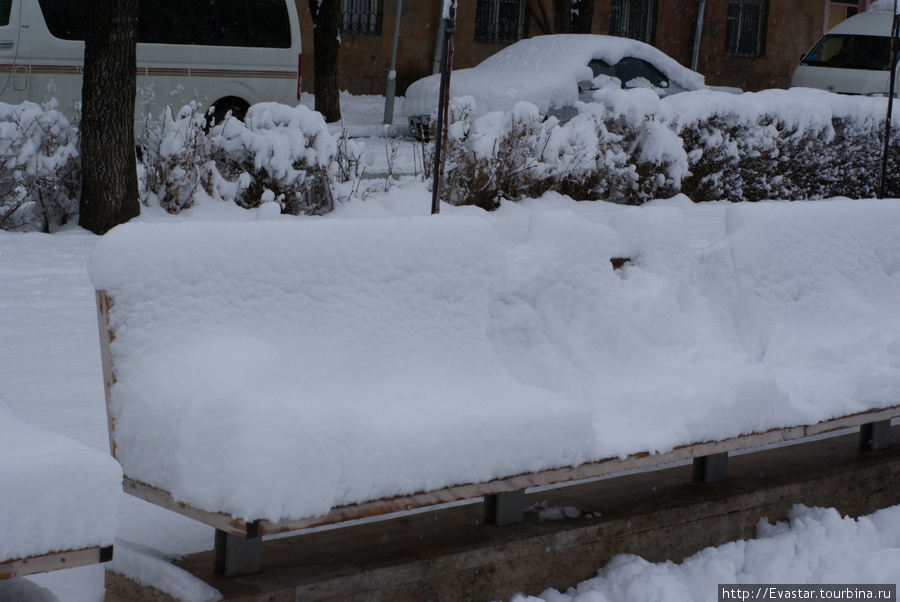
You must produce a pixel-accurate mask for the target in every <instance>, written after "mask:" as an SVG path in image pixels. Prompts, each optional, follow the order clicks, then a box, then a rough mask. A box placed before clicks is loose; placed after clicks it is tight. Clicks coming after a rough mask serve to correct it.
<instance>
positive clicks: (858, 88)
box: [791, 11, 900, 96]
mask: <svg viewBox="0 0 900 602" xmlns="http://www.w3.org/2000/svg"><path fill="white" fill-rule="evenodd" d="M892 16H893V12H892V11H869V12H865V13H860V14H858V15H854V16H852V17H850V18H849V19H847V20H846V21H843V22H841V23H839V24H838V25H836V26H835V27H833V28H832V29H830V30H828V32H827V33H826V34H825V35H824V36H823V37H822V39H821V40H819V41H818V42H816V45H815V46H813V47H812V50H810V51H809V52H808V53H806V55H805V56H804V57H803V58H802V59H801V60H800V66H798V67H797V69H796V70H795V71H794V76H793V78H792V79H791V87H805V88H819V89H822V90H828V91H830V92H839V93H841V94H865V95H869V96H887V95H888V88H889V87H890V74H891V73H890V72H891V65H890V61H891V59H890V49H891V48H890V45H891V21H892ZM898 89H900V86H898ZM896 92H897V90H895V94H896Z"/></svg>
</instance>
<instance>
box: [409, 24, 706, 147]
mask: <svg viewBox="0 0 900 602" xmlns="http://www.w3.org/2000/svg"><path fill="white" fill-rule="evenodd" d="M440 77H441V76H440V74H435V75H430V76H428V77H425V78H422V79H420V80H418V81H416V82H414V83H413V84H412V85H411V86H410V87H409V88H408V89H407V91H406V98H405V100H404V102H403V107H402V113H403V116H404V117H406V118H407V120H408V121H409V126H410V129H411V131H412V132H413V134H414V135H421V134H422V133H423V132H425V131H427V129H428V125H429V123H430V121H431V115H432V113H433V112H434V111H435V110H436V109H437V106H438V96H439V90H440ZM610 85H614V86H621V87H623V88H636V87H646V88H651V89H653V90H654V91H655V92H656V93H657V94H658V95H659V96H661V97H662V96H668V95H671V94H675V93H677V92H683V91H686V90H699V89H703V88H705V87H706V86H705V84H704V81H703V76H702V75H700V74H699V73H697V72H695V71H691V70H690V69H688V68H687V67H684V66H682V65H681V64H679V63H678V62H677V61H676V60H675V59H673V58H671V57H669V56H668V55H666V54H665V53H663V52H662V51H660V50H658V49H656V48H654V47H653V46H650V45H649V44H645V43H643V42H639V41H637V40H631V39H628V38H618V37H612V36H602V35H590V34H557V35H547V36H538V37H535V38H529V39H525V40H521V41H519V42H516V43H515V44H512V45H511V46H507V47H506V48H504V49H503V50H501V51H500V52H498V53H497V54H495V55H493V56H491V57H488V58H487V59H485V60H484V61H482V62H481V63H480V64H478V65H477V66H475V67H472V68H470V69H458V70H454V71H453V73H452V74H451V76H450V97H451V98H455V97H461V96H471V97H472V98H473V99H474V101H475V112H476V113H477V114H479V115H481V114H484V113H488V112H490V111H500V110H509V109H510V108H512V106H513V105H514V104H515V103H516V102H518V101H521V100H526V101H528V102H531V103H533V104H535V105H537V107H538V110H539V111H540V112H541V114H542V115H548V116H549V115H554V116H557V117H559V118H560V119H561V120H563V121H564V120H566V119H568V118H570V117H572V116H573V115H574V114H575V113H576V112H577V111H576V108H575V103H576V102H577V101H579V100H581V101H587V102H589V101H591V100H593V93H594V91H595V90H598V89H600V88H603V87H605V86H610Z"/></svg>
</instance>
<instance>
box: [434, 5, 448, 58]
mask: <svg viewBox="0 0 900 602" xmlns="http://www.w3.org/2000/svg"><path fill="white" fill-rule="evenodd" d="M438 2H440V3H441V6H443V4H444V0H438ZM446 26H447V21H446V20H445V19H444V17H443V16H441V18H440V19H438V35H437V41H436V42H435V46H434V68H433V69H432V70H431V73H432V75H434V74H435V73H440V72H441V56H442V54H443V52H444V38H445V37H446V35H447V32H446V31H445V27H446Z"/></svg>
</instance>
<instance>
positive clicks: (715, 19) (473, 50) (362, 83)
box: [295, 0, 826, 95]
mask: <svg viewBox="0 0 900 602" xmlns="http://www.w3.org/2000/svg"><path fill="white" fill-rule="evenodd" d="M295 1H296V3H297V8H298V12H299V13H300V24H301V31H302V36H303V53H304V55H305V56H304V59H303V64H304V76H303V90H304V91H306V92H309V91H312V89H313V87H312V85H313V77H314V74H313V33H312V19H311V17H310V15H309V7H308V4H307V0H295ZM544 1H545V2H549V0H544ZM610 2H611V0H597V1H596V8H595V11H594V21H593V30H594V33H604V34H605V33H608V32H609V11H610ZM458 3H459V8H458V14H457V26H456V36H455V38H454V40H455V54H454V59H455V60H454V67H455V68H463V67H471V66H473V65H476V64H478V63H479V62H481V61H482V60H484V59H485V58H486V57H488V56H490V55H491V54H493V53H495V52H497V51H498V50H499V49H500V48H502V47H503V46H502V45H499V44H484V43H477V42H474V41H473V40H474V35H475V0H458ZM825 4H826V0H769V18H768V31H767V38H766V51H765V56H764V57H761V58H741V57H726V56H725V24H726V15H727V6H728V2H727V0H707V1H706V12H705V17H704V22H703V30H702V37H701V44H700V51H699V54H698V65H697V70H698V71H699V72H700V73H702V74H704V75H705V76H706V83H707V84H709V85H717V86H736V87H740V88H743V89H744V90H761V89H764V88H786V87H788V86H789V85H790V80H791V74H792V73H793V70H794V68H795V67H796V66H797V64H798V62H799V59H800V56H801V55H802V54H803V53H804V52H806V51H807V50H809V48H810V47H811V46H812V44H813V43H814V42H815V41H816V40H817V39H818V38H819V37H820V36H821V34H822V31H823V27H824V19H825ZM698 5H699V0H658V12H657V31H656V46H657V47H658V48H659V49H660V50H662V51H663V52H665V53H667V54H669V55H670V56H672V57H673V58H675V59H676V60H677V61H678V62H680V63H681V64H683V65H686V66H690V62H691V55H692V50H693V44H694V30H695V25H696V20H697V9H698ZM441 6H442V0H404V2H403V18H402V19H401V22H400V37H399V44H398V52H397V94H398V95H402V94H403V93H404V91H405V90H406V88H407V86H408V85H409V84H410V83H412V82H413V81H415V80H416V79H418V78H420V77H423V76H425V75H428V74H430V73H432V70H433V66H434V60H435V50H436V40H437V32H438V28H439V17H440V9H441ZM396 10H397V0H383V11H384V12H383V19H382V29H381V35H376V36H373V35H350V34H342V35H341V52H340V57H339V69H340V73H341V75H340V78H339V86H340V88H341V89H342V90H348V91H350V92H352V93H354V94H384V93H385V89H386V86H387V76H388V70H389V68H390V61H391V51H392V46H393V34H394V19H395V15H396ZM529 31H530V34H531V35H536V34H538V33H540V30H539V28H538V27H537V25H536V24H535V23H533V22H532V23H531V24H530V27H529Z"/></svg>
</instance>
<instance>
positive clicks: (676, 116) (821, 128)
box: [667, 90, 900, 202]
mask: <svg viewBox="0 0 900 602" xmlns="http://www.w3.org/2000/svg"><path fill="white" fill-rule="evenodd" d="M679 96H683V98H679ZM667 105H668V106H667V109H668V110H669V111H670V113H671V114H672V115H673V116H672V117H670V119H671V124H672V127H673V129H674V130H675V131H676V132H677V133H678V134H679V135H680V137H681V139H682V140H683V141H684V146H685V150H686V151H687V154H688V157H689V159H690V171H691V175H690V177H689V178H687V179H686V180H685V182H684V184H683V188H682V192H683V193H685V194H686V195H687V196H688V197H690V198H691V199H693V200H694V201H695V202H700V201H707V200H719V199H727V200H731V201H758V200H762V199H788V200H790V199H817V198H828V197H834V196H848V197H851V198H869V197H873V196H875V192H876V188H877V173H878V165H879V163H880V158H881V153H882V145H883V140H884V138H883V129H884V116H885V107H884V101H883V99H874V98H863V97H847V96H841V95H837V94H830V93H827V92H824V91H822V92H816V91H812V90H804V91H803V93H798V92H796V91H792V90H767V91H765V92H760V93H755V94H751V93H748V94H743V95H731V94H721V93H713V92H702V93H690V94H686V95H678V96H675V97H672V98H671V99H667ZM896 133H897V132H895V133H894V135H892V140H893V142H892V144H891V147H890V150H889V169H888V174H889V177H888V178H887V192H888V194H890V195H897V194H900V186H898V184H900V173H898V172H897V165H898V163H897V159H898V143H900V139H898V138H897V137H896Z"/></svg>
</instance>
